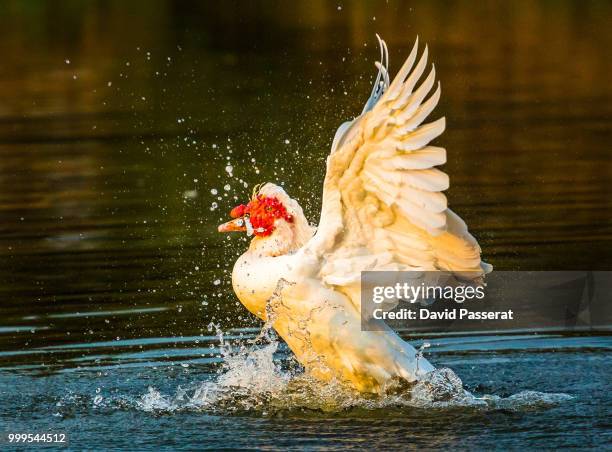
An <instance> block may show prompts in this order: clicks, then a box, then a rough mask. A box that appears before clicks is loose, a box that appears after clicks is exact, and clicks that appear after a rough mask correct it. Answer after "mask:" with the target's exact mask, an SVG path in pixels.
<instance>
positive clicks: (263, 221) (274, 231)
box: [218, 183, 314, 256]
mask: <svg viewBox="0 0 612 452" xmlns="http://www.w3.org/2000/svg"><path fill="white" fill-rule="evenodd" d="M230 216H231V217H232V220H230V221H228V222H227V223H223V224H222V225H219V228H218V230H219V232H232V231H242V232H246V234H247V235H249V236H252V237H253V239H252V240H251V245H250V246H249V251H252V252H258V253H260V254H261V255H262V256H281V255H284V254H288V253H291V252H293V251H295V250H297V249H299V248H300V247H301V246H302V245H303V244H304V243H305V242H306V241H307V240H308V239H310V237H311V236H312V234H313V232H314V229H313V228H312V227H311V226H309V225H308V222H307V220H306V217H305V216H304V213H303V211H302V208H301V207H300V205H299V204H298V203H297V202H296V201H295V200H294V199H291V198H290V197H289V195H287V193H285V190H283V189H282V188H281V187H279V186H278V185H274V184H271V183H266V184H264V185H263V186H261V188H259V187H256V189H255V190H254V192H253V196H252V197H251V200H250V201H249V202H248V203H247V204H240V205H238V206H236V207H234V208H233V209H232V210H231V212H230Z"/></svg>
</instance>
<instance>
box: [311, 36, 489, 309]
mask: <svg viewBox="0 0 612 452" xmlns="http://www.w3.org/2000/svg"><path fill="white" fill-rule="evenodd" d="M381 47H383V48H386V46H385V45H384V42H383V43H381ZM383 53H384V55H385V57H384V58H386V59H387V61H388V57H386V50H385V51H384V52H383ZM417 54H418V40H417V42H416V43H415V45H414V47H413V49H412V51H411V53H410V55H409V57H408V59H407V60H406V62H405V63H404V65H403V66H402V68H401V69H400V71H399V73H398V75H397V77H396V78H395V79H394V80H393V82H392V83H391V84H390V85H388V82H387V83H385V84H384V85H383V84H382V83H380V82H379V80H380V78H381V77H383V78H384V76H385V75H387V73H388V72H387V68H386V64H385V61H383V65H380V64H379V65H377V67H379V77H378V78H377V81H376V84H377V85H378V84H379V83H380V86H381V88H380V89H381V90H382V91H383V93H382V95H381V94H380V93H379V94H378V97H377V99H376V101H375V103H374V105H372V104H371V102H370V101H368V104H366V106H367V107H369V109H364V113H362V115H361V116H359V117H358V118H356V119H355V120H354V121H353V123H352V124H350V126H349V125H346V126H345V127H344V128H343V130H342V132H340V131H339V133H338V136H337V137H336V139H335V142H336V145H335V146H334V149H332V153H331V155H330V156H329V157H328V161H327V174H326V177H325V183H324V188H323V190H324V191H323V208H322V212H321V219H320V224H319V228H318V230H317V233H316V234H315V236H314V237H313V238H312V239H311V241H310V242H309V243H307V244H306V246H305V251H307V252H310V253H313V254H314V255H316V256H318V257H325V265H324V266H322V268H321V272H320V276H321V277H322V278H323V280H324V281H326V283H328V284H330V285H335V286H337V287H338V286H340V287H339V288H342V286H343V285H346V286H348V285H349V284H353V283H355V282H356V281H358V279H359V275H360V272H361V271H362V270H383V269H396V270H445V271H452V272H454V273H456V274H463V275H464V276H465V277H470V278H473V277H479V276H482V275H483V274H484V273H486V272H487V271H488V265H487V264H485V263H483V262H481V259H480V247H479V246H478V243H477V242H476V240H475V239H474V237H472V236H471V235H470V233H469V232H468V230H467V227H466V225H465V223H464V222H463V221H462V220H461V218H459V217H458V216H457V215H456V214H454V213H453V212H452V211H451V210H450V209H448V207H447V201H446V196H445V195H444V194H443V193H442V192H443V191H444V190H446V189H447V188H448V186H449V179H448V176H447V175H446V174H445V173H444V172H442V171H441V170H440V169H438V168H436V166H438V165H442V164H444V163H445V162H446V151H445V150H444V149H443V148H440V147H437V146H433V145H430V143H431V141H432V140H434V139H435V138H437V137H438V136H440V135H441V134H442V132H443V131H444V128H445V121H444V118H440V119H437V120H434V121H431V122H429V123H424V121H425V120H426V118H427V117H428V115H429V114H430V113H431V112H432V110H433V109H434V108H435V106H436V105H437V103H438V101H439V99H440V85H439V84H437V86H436V88H435V90H434V91H433V93H432V92H431V91H432V89H433V88H434V86H435V85H436V83H435V69H434V67H433V65H432V68H431V71H430V72H429V73H428V75H426V76H425V77H424V79H423V81H422V82H421V83H420V84H419V83H418V82H419V79H421V76H422V75H423V74H424V72H425V69H426V66H427V55H428V51H427V47H425V49H424V51H423V54H422V55H421V57H420V58H419V60H418V62H417V63H416V66H415V65H414V63H415V62H416V61H417V56H418V55H417ZM384 58H383V60H384ZM413 66H414V67H413ZM381 74H382V75H381ZM375 89H376V86H375ZM373 92H374V91H373ZM371 99H372V97H371V98H370V100H371ZM346 292H349V290H348V289H347V290H346V291H345V293H346ZM353 303H354V304H355V305H358V304H359V302H358V301H357V300H353Z"/></svg>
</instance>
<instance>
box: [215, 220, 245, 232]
mask: <svg viewBox="0 0 612 452" xmlns="http://www.w3.org/2000/svg"><path fill="white" fill-rule="evenodd" d="M217 230H218V231H219V232H232V231H246V224H245V221H244V219H243V218H235V219H233V220H230V221H228V222H227V223H223V224H220V225H219V227H218V228H217Z"/></svg>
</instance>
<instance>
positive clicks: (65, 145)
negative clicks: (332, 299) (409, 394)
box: [0, 0, 612, 447]
mask: <svg viewBox="0 0 612 452" xmlns="http://www.w3.org/2000/svg"><path fill="white" fill-rule="evenodd" d="M611 10H612V6H611V5H610V4H607V3H605V2H572V1H559V2H527V1H519V2H512V3H506V2H484V3H474V2H462V1H453V2H443V1H439V2H427V3H421V4H413V3H409V2H401V1H393V0H390V1H371V2H350V3H346V2H325V1H322V0H320V1H314V2H313V1H298V2H275V1H273V2H259V1H256V2H248V3H245V2H233V1H230V2H223V7H219V6H218V5H216V4H215V3H212V2H194V3H187V2H178V3H177V2H171V1H156V2H143V1H140V2H139V1H134V2H128V3H126V2H116V1H111V2H102V3H101V2H76V1H75V2H72V1H66V2H60V3H57V2H17V1H9V2H3V3H2V4H0V27H2V30H3V39H2V40H1V41H0V52H1V54H2V60H3V64H2V66H1V67H0V99H1V101H0V368H2V369H5V370H6V369H12V370H13V371H16V372H18V373H19V375H21V374H22V373H24V374H27V375H49V373H51V374H52V375H51V376H49V377H45V380H44V381H45V385H47V386H48V388H47V389H49V388H56V389H57V388H60V387H62V385H63V387H68V388H69V389H63V390H60V389H57V391H56V392H55V393H54V395H53V396H52V399H53V400H52V402H53V403H56V402H57V403H64V402H65V400H66V399H67V398H68V399H70V398H71V397H74V400H81V399H80V398H81V397H83V396H82V392H83V390H84V389H83V387H79V384H78V383H76V382H75V381H80V380H79V378H78V376H79V375H84V376H85V377H86V378H87V377H90V376H92V375H93V376H95V375H98V376H100V378H103V379H104V378H108V379H112V380H113V383H112V384H110V383H109V382H108V381H107V383H108V385H109V387H112V388H114V389H113V390H115V391H117V392H119V393H121V391H122V389H124V388H122V387H121V383H119V382H118V381H116V378H117V376H119V375H124V376H125V377H126V378H127V379H134V380H139V381H140V380H143V381H147V379H150V380H152V386H154V387H156V388H157V390H158V391H161V392H160V393H161V394H174V393H175V390H176V385H174V387H170V388H168V387H161V384H160V381H165V380H167V379H170V380H173V379H178V380H180V379H181V378H182V377H181V375H187V376H188V377H185V378H193V377H194V375H195V376H196V377H198V378H204V379H207V378H208V379H209V378H211V375H214V372H213V371H212V370H211V369H216V368H217V367H218V366H220V365H221V361H222V359H221V358H220V357H219V354H220V352H221V349H220V348H219V342H218V340H217V338H216V335H215V331H214V330H211V329H210V327H209V323H210V322H211V321H214V322H216V323H217V324H219V325H220V326H221V328H222V329H223V330H224V331H229V336H230V339H231V338H233V339H236V340H247V339H249V338H252V337H253V336H254V335H255V333H256V331H259V330H258V329H255V330H254V329H252V328H254V327H255V326H256V325H258V323H257V322H255V321H254V320H253V318H252V317H251V316H250V315H249V314H248V313H246V311H245V310H244V309H243V308H242V307H241V306H240V305H239V304H238V303H237V301H236V299H235V298H234V296H233V295H232V293H231V287H230V280H229V270H230V269H231V267H232V265H233V262H234V260H235V258H236V256H237V255H238V254H239V253H240V252H241V250H243V249H244V247H245V246H246V242H245V239H242V240H241V239H239V238H238V237H233V238H231V239H230V238H228V237H224V236H221V235H219V234H217V233H216V225H217V224H218V223H219V222H220V221H222V220H224V219H225V217H226V216H227V212H228V211H229V209H230V208H231V207H233V206H234V205H235V204H237V203H239V202H242V201H244V200H245V199H246V197H247V196H248V194H249V193H250V191H251V189H252V186H253V185H254V184H255V183H259V182H262V181H268V180H270V181H277V182H281V183H283V184H284V186H285V187H286V188H287V190H288V191H289V193H290V194H291V195H292V196H293V197H295V198H296V199H297V200H299V201H300V203H301V204H302V205H303V206H304V208H305V212H306V213H307V216H308V217H309V218H311V219H312V221H313V222H314V221H316V219H317V212H318V209H319V207H320V205H319V204H320V190H321V181H322V178H323V171H324V159H325V157H326V155H327V152H328V149H329V146H330V143H331V140H332V138H333V134H334V131H335V129H336V127H337V126H338V125H339V124H340V123H341V122H342V121H344V120H346V119H347V118H350V117H351V116H352V115H355V114H357V113H358V112H359V111H361V106H362V105H363V102H364V100H365V98H366V97H367V95H368V93H369V84H370V83H371V80H372V78H373V76H374V75H375V70H374V67H373V60H374V58H375V57H376V55H377V51H376V49H375V39H374V33H375V32H379V33H381V34H382V36H383V37H384V38H385V39H386V40H387V41H388V42H389V45H390V48H391V65H392V67H393V68H395V69H397V67H398V64H399V62H400V60H401V59H402V58H403V57H405V56H406V55H407V52H408V50H409V48H410V46H411V45H412V42H413V40H414V38H415V36H416V35H417V34H419V36H420V37H421V40H423V41H426V42H427V43H428V44H429V46H430V52H431V56H432V60H433V61H434V62H435V64H436V70H437V73H438V74H439V78H440V79H441V82H442V87H443V98H442V103H441V105H440V107H439V108H438V114H439V115H444V116H446V118H447V122H448V131H447V132H446V133H445V135H444V136H443V137H442V138H441V139H440V141H439V143H440V144H441V145H443V146H445V147H446V148H447V150H448V159H449V161H448V163H447V165H446V167H445V168H446V171H447V172H448V173H449V174H450V176H451V185H452V187H451V189H450V190H449V192H448V195H449V201H450V203H451V205H452V207H453V208H454V210H456V211H457V212H458V213H460V214H461V216H463V217H464V218H465V219H466V221H467V222H468V224H469V225H470V228H471V230H472V231H473V233H474V235H476V237H477V238H478V239H479V241H480V243H481V245H482V248H483V252H484V257H485V259H486V260H487V261H488V262H491V263H492V264H493V265H494V266H495V268H496V269H500V270H501V269H523V270H531V269H545V270H553V269H575V270H585V269H589V270H609V269H610V268H611V267H612V257H611V255H610V253H609V248H610V246H609V244H610V241H611V240H612V217H611V216H610V214H609V212H610V210H611V208H612V201H611V200H612V188H611V186H610V184H609V180H610V176H612V163H611V160H610V148H609V143H610V141H611V139H612V132H611V130H612V129H611V128H610V118H611V113H612V111H611V108H612V107H611V105H612V102H611V100H612V88H611V87H610V84H609V81H608V78H609V74H610V73H611V72H612V67H611V63H610V59H609V57H608V49H609V48H610V46H611V45H612V42H611V38H612V33H611V32H610V31H609V26H608V23H609V17H610V14H611ZM479 340H480V339H476V340H474V338H472V339H470V340H461V341H458V342H452V341H451V342H452V343H451V342H449V343H448V344H447V345H445V341H446V339H440V341H438V343H437V344H436V345H434V346H433V347H432V350H433V353H434V356H435V354H436V353H447V352H448V354H447V355H444V356H446V357H445V358H444V359H440V360H439V361H438V362H437V363H440V364H444V365H447V366H450V367H452V368H453V369H454V370H456V371H457V373H458V374H459V375H461V377H462V378H464V382H466V380H465V378H466V375H467V381H468V384H469V382H470V381H471V382H472V384H474V385H478V384H482V385H484V386H485V388H484V389H482V391H481V392H483V393H496V394H501V395H503V396H504V397H507V396H509V395H511V394H516V393H517V392H520V391H521V390H523V389H534V390H543V391H547V392H571V391H572V390H571V388H569V389H568V388H564V387H561V386H562V385H560V384H559V385H558V386H559V387H553V386H554V385H553V386H551V385H550V382H549V383H547V382H546V381H540V382H536V383H538V384H535V383H534V384H533V385H530V384H525V381H522V384H521V385H518V384H517V385H515V386H512V388H506V387H505V386H504V384H503V383H500V382H501V381H508V379H510V380H512V378H513V377H516V376H517V375H518V372H519V371H518V370H517V369H522V370H523V371H524V370H525V368H524V367H523V368H521V366H520V365H519V366H517V367H516V368H512V369H514V370H509V371H507V372H509V373H510V374H511V375H509V374H504V372H506V371H505V370H504V368H503V364H502V363H503V360H504V358H503V356H505V355H504V354H505V353H506V352H505V351H504V350H506V348H505V347H504V346H503V345H502V344H504V342H503V341H504V339H499V341H498V340H497V339H495V340H492V339H491V340H489V339H486V340H485V341H486V346H487V347H491V349H495V350H497V352H498V353H499V354H500V356H499V357H498V358H497V359H499V360H500V361H495V363H496V364H492V367H495V366H498V367H497V368H496V369H491V372H490V375H491V377H490V378H497V377H493V375H495V372H496V371H499V372H501V373H500V374H498V375H502V374H503V375H504V376H503V378H502V377H501V376H500V377H499V381H498V382H497V383H496V384H494V385H493V387H486V385H487V384H488V383H487V382H486V379H487V378H489V377H484V380H483V378H476V375H477V374H479V373H478V372H476V371H475V370H473V367H474V366H482V365H486V363H487V362H488V360H489V357H486V358H485V359H482V360H480V358H478V357H477V356H476V355H474V354H473V352H474V351H475V350H478V349H479V347H481V346H483V347H484V345H483V344H482V343H480V342H478V341H479ZM449 341H450V339H449ZM510 342H511V343H512V344H513V346H512V347H511V348H510V349H512V350H514V352H513V353H514V354H511V355H510V356H512V360H516V359H518V360H519V361H520V359H522V358H521V357H522V356H524V355H523V352H524V353H527V355H529V356H530V358H528V360H535V361H537V362H539V364H538V365H543V366H550V365H551V364H550V362H549V358H547V357H548V356H549V355H548V354H547V353H546V350H550V349H551V348H555V347H562V348H564V349H565V350H566V352H565V353H566V355H565V356H566V359H567V362H568V363H569V364H568V365H571V364H572V363H573V365H577V366H578V365H582V364H583V363H582V361H581V359H582V358H583V357H581V356H580V353H587V354H588V353H589V352H588V351H589V350H596V351H602V350H609V338H607V337H556V336H555V337H549V338H546V339H544V340H542V339H536V338H533V337H531V336H526V337H513V338H512V340H511V341H510ZM498 346H499V347H498ZM436 347H437V349H436ZM445 347H448V348H447V349H445ZM532 347H533V348H534V350H532ZM573 349H575V350H580V352H577V353H571V352H570V350H573ZM529 350H531V351H532V352H533V353H531V352H529ZM536 351H537V352H536ZM455 354H456V355H457V358H456V360H454V358H452V356H455ZM275 356H277V357H279V358H278V359H280V360H283V359H288V356H289V355H288V352H287V350H286V349H285V348H284V346H281V347H280V348H279V350H278V351H277V352H276V355H275ZM597 356H599V355H598V354H597V353H594V354H592V355H588V356H587V357H586V358H584V359H585V360H586V361H588V363H589V364H588V365H586V364H585V366H586V368H588V369H591V370H592V368H591V367H589V366H591V365H592V366H595V367H597V366H600V365H601V363H600V362H598V361H597V359H598V358H597ZM434 360H435V358H434ZM538 360H540V361H538ZM594 363H595V364H594ZM181 364H185V365H187V367H183V366H182V365H181ZM532 364H533V362H531V364H530V365H532ZM198 366H201V372H199V373H198V371H197V370H196V369H198V368H199V367H198ZM552 367H553V368H554V365H553V366H552ZM164 369H165V370H164ZM458 369H459V370H458ZM598 369H599V368H598ZM122 372H125V374H122ZM164 372H167V373H164ZM192 372H193V373H192ZM593 372H594V371H593ZM75 374H76V375H77V379H76V380H70V379H69V377H68V375H75ZM11 375H12V374H11ZM109 375H110V376H109ZM558 376H559V381H563V379H564V378H565V374H564V373H563V372H561V371H560V373H559V375H558ZM166 377H168V378H166ZM4 378H8V380H6V381H5V382H3V383H6V384H7V385H11V387H15V388H17V387H19V386H18V384H24V385H25V386H24V387H22V389H23V391H24V394H25V393H28V391H30V392H31V391H32V390H33V388H35V387H36V384H35V383H30V380H27V382H26V381H25V380H24V381H21V380H18V379H16V378H17V377H16V378H13V377H10V376H5V377H4ZM27 378H28V379H29V378H35V377H27ZM516 381H518V380H516ZM572 384H574V383H572ZM576 384H577V383H576ZM30 385H31V386H30ZM594 385H595V386H597V385H596V384H595V383H594ZM128 386H129V385H128ZM142 386H143V385H135V387H134V388H131V389H132V390H133V391H135V394H134V397H135V398H137V397H140V396H142V394H144V393H145V392H146V391H144V390H143V387H142ZM0 387H1V385H0ZM71 387H73V390H74V392H70V391H71V389H70V388H71ZM66 391H68V392H66ZM127 392H129V391H127ZM502 393H503V394H502ZM4 396H6V397H15V400H13V402H14V403H19V404H21V405H23V400H22V399H20V398H19V397H20V396H18V395H10V396H9V395H6V394H4V395H3V394H2V392H1V390H0V401H2V400H3V399H2V398H1V397H4ZM40 397H41V398H42V399H41V400H42V401H37V400H38V399H36V398H33V399H32V400H31V401H30V402H28V403H30V404H31V406H28V407H26V409H25V410H24V412H25V413H27V412H28V410H30V414H32V413H39V414H40V413H43V414H42V415H43V416H47V415H48V411H47V408H48V403H50V400H47V399H45V398H44V397H43V396H42V395H40ZM105 397H106V396H105ZM56 399H59V400H56ZM84 400H85V402H83V403H84V404H85V405H86V406H87V409H86V410H89V409H90V408H91V404H90V401H89V399H87V398H85V399H84ZM3 402H6V403H2V404H0V405H3V406H10V403H11V401H9V400H7V399H4V401H3ZM79 403H80V402H75V403H74V404H72V405H70V404H68V405H69V408H68V409H67V412H68V413H70V412H73V413H78V412H79V410H81V408H79V406H80V405H79ZM37 404H40V406H39V405H37ZM21 405H20V406H21ZM41 406H44V409H43V408H41ZM594 406H597V405H594ZM591 408H592V407H591ZM58 410H60V409H59V408H58ZM60 411H61V410H60ZM570 411H571V409H570ZM562 413H564V414H559V416H560V417H564V416H565V418H564V419H565V420H566V421H568V422H569V420H570V418H571V416H570V415H569V414H568V412H567V411H563V410H562ZM4 414H5V415H7V416H8V413H7V412H5V413H4ZM353 415H355V416H357V415H356V414H353ZM69 416H70V414H68V417H69ZM420 416H421V415H420ZM550 416H552V417H554V416H555V414H551V415H550ZM477 417H478V422H476V421H475V420H474V422H475V423H478V424H482V422H483V420H484V422H490V418H488V420H487V418H486V416H484V419H483V417H482V415H478V416H477ZM492 417H493V418H494V417H495V415H492ZM7 418H8V417H6V418H5V419H7ZM199 419H203V418H199ZM182 421H185V419H183V420H182ZM142 422H143V424H142V427H143V431H147V429H149V428H150V429H156V428H157V424H155V425H154V424H151V425H146V422H147V421H146V420H145V421H142ZM215 422H218V419H217V420H216V421H215ZM572 422H578V421H576V419H572ZM578 423H579V422H578ZM188 424H189V423H188V422H187V424H185V425H188ZM298 424H299V423H298ZM368 425H370V426H371V424H368ZM431 425H437V426H438V427H436V428H438V430H439V427H440V426H439V424H436V423H435V422H433V424H431ZM551 425H552V423H551ZM400 426H401V427H402V428H403V427H405V426H404V425H403V424H402V425H400ZM99 427H100V426H99V425H98V426H97V427H96V428H98V430H96V431H102V430H99ZM285 427H286V426H283V424H282V423H280V424H278V425H277V424H274V425H267V428H268V429H269V430H267V431H268V432H270V431H274V429H282V428H285ZM92 428H93V427H92ZM186 428H187V427H186ZM234 428H235V429H236V435H237V437H239V436H240V429H241V428H242V429H246V431H252V430H253V426H252V425H239V424H236V425H234ZM290 428H292V429H294V430H295V431H296V432H297V431H299V428H300V426H299V425H292V426H291V427H290ZM364 428H365V427H364ZM491 429H493V430H494V428H493V427H491ZM438 430H436V431H438ZM320 431H321V430H320V426H319V428H318V429H317V434H319V433H320ZM396 431H397V432H400V431H402V429H400V428H399V427H398V430H396ZM379 433H380V432H379ZM447 433H449V437H450V438H455V439H456V434H457V432H447ZM217 434H219V435H221V437H223V429H221V430H219V431H218V433H217ZM398 435H399V433H398ZM396 436H397V435H396ZM375 438H376V436H374V437H372V438H370V439H371V440H373V441H374V440H375ZM447 439H448V438H447ZM429 440H431V435H430V436H429ZM415 441H416V440H415ZM570 442H571V441H570ZM415 443H416V442H415ZM373 444H374V443H373ZM427 444H428V445H429V446H432V444H431V443H427ZM457 444H458V445H461V444H462V443H461V442H460V441H459V442H458V443H457ZM463 444H464V446H465V445H466V444H469V442H468V443H463ZM493 444H495V443H493ZM278 445H279V446H282V444H280V443H279V444H278ZM303 445H304V446H306V447H307V446H308V445H312V443H310V442H309V440H308V434H305V439H304V443H303ZM353 445H354V444H353ZM549 445H550V444H549Z"/></svg>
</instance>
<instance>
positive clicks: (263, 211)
mask: <svg viewBox="0 0 612 452" xmlns="http://www.w3.org/2000/svg"><path fill="white" fill-rule="evenodd" d="M245 215H249V221H250V222H251V226H253V233H254V234H255V235H257V236H259V237H267V236H269V235H270V234H272V232H273V231H274V222H275V221H276V220H277V219H279V218H282V219H284V220H285V221H287V222H288V223H292V222H293V217H292V216H291V215H290V214H288V213H287V209H286V208H285V206H283V204H282V203H281V202H280V201H279V200H278V199H277V198H276V197H268V196H264V195H257V196H255V197H254V198H253V199H251V201H250V202H249V203H248V204H247V205H246V206H245V205H244V204H240V205H239V206H236V207H234V208H233V209H232V211H231V212H230V216H231V217H232V218H241V217H243V216H245Z"/></svg>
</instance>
